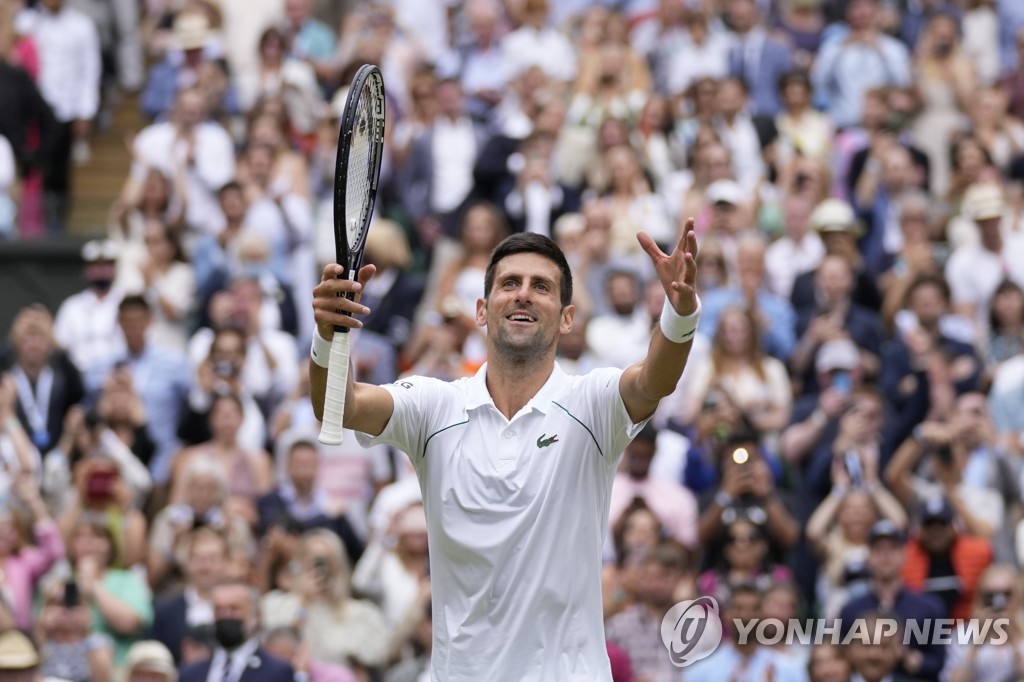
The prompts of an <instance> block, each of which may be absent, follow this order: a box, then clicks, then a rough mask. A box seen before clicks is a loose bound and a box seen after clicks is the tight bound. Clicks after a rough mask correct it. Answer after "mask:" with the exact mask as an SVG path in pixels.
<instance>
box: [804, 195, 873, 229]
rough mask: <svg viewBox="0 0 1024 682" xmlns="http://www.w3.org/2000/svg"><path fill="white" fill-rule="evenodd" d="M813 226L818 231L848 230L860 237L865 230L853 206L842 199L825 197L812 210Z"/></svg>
mask: <svg viewBox="0 0 1024 682" xmlns="http://www.w3.org/2000/svg"><path fill="white" fill-rule="evenodd" d="M811 228H812V229H813V230H815V231H816V232H848V233H850V234H852V235H854V236H855V237H859V236H860V235H861V234H862V233H863V232H864V230H863V228H862V227H861V225H860V223H859V222H857V216H855V215H854V213H853V207H852V206H850V204H848V203H847V202H845V201H843V200H842V199H825V201H823V202H821V203H820V204H818V205H817V206H816V207H815V208H814V210H813V211H811Z"/></svg>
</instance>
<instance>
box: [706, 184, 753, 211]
mask: <svg viewBox="0 0 1024 682" xmlns="http://www.w3.org/2000/svg"><path fill="white" fill-rule="evenodd" d="M704 198H706V199H707V200H708V203H709V204H718V203H724V204H732V205H733V206H739V205H741V204H743V203H744V202H745V201H746V199H747V195H746V193H745V192H744V191H743V188H742V187H740V184H739V183H738V182H736V181H735V180H715V181H714V182H712V183H711V184H710V185H708V188H707V190H706V191H705V192H704Z"/></svg>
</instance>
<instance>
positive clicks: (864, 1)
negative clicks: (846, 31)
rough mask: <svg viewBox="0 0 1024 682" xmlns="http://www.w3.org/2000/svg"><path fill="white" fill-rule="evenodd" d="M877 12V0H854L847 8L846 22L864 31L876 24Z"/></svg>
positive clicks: (855, 29) (855, 28)
mask: <svg viewBox="0 0 1024 682" xmlns="http://www.w3.org/2000/svg"><path fill="white" fill-rule="evenodd" d="M877 14H878V8H877V7H876V5H875V0H853V2H851V3H850V4H849V6H848V7H847V8H846V22H847V23H848V24H849V25H850V28H851V29H853V30H854V31H863V30H866V29H869V28H872V27H873V26H874V25H875V16H876V15H877Z"/></svg>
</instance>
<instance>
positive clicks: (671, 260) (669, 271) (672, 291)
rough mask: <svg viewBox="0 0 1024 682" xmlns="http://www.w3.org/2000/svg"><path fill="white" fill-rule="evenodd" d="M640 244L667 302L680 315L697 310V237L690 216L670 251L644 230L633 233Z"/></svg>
mask: <svg viewBox="0 0 1024 682" xmlns="http://www.w3.org/2000/svg"><path fill="white" fill-rule="evenodd" d="M636 238H637V241H639V242H640V246H641V247H642V248H643V250H644V251H645V252H646V253H647V255H648V256H650V257H651V263H653V264H654V270H655V272H657V273H658V279H659V280H660V281H661V286H662V287H664V289H665V295H666V296H667V297H668V300H669V303H671V304H672V307H673V308H674V309H675V311H676V313H678V314H679V315H684V316H685V315H689V314H691V313H693V312H694V311H695V310H697V289H696V282H697V237H696V235H695V234H694V231H693V218H689V219H688V220H687V221H686V225H684V226H683V234H682V236H681V237H679V242H678V243H677V244H676V248H675V249H674V250H673V251H672V255H668V254H666V253H664V252H663V251H662V250H661V249H660V248H659V247H658V245H657V244H656V243H655V242H654V239H652V238H651V236H650V235H649V234H647V233H646V232H639V233H637V235H636Z"/></svg>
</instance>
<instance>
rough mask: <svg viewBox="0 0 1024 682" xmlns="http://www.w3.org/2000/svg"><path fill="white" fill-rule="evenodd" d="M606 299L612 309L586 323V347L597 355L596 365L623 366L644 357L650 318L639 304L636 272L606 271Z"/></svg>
mask: <svg viewBox="0 0 1024 682" xmlns="http://www.w3.org/2000/svg"><path fill="white" fill-rule="evenodd" d="M605 298H606V299H607V301H608V305H609V306H610V307H611V310H610V311H609V312H608V313H605V314H604V315H597V316H596V317H593V318H592V319H591V320H590V321H589V322H588V323H587V346H588V347H589V348H590V350H592V351H593V352H594V354H595V355H596V356H597V359H598V366H600V367H619V368H620V369H625V368H626V367H629V366H630V365H631V364H633V363H634V362H636V361H638V360H640V359H641V358H643V356H644V344H645V343H646V342H647V340H648V339H649V338H650V336H651V317H650V315H648V314H647V310H646V309H645V306H643V305H642V304H641V299H640V285H639V282H637V278H636V275H634V274H633V273H632V272H629V271H628V270H613V271H612V272H610V273H608V276H607V277H606V278H605Z"/></svg>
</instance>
